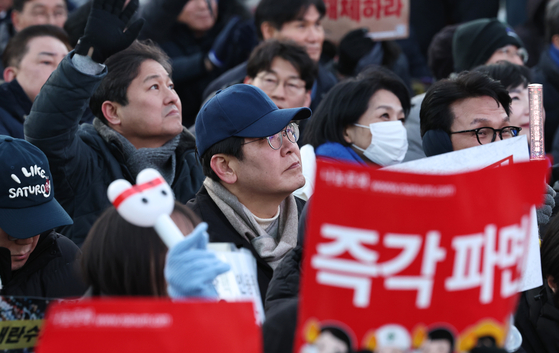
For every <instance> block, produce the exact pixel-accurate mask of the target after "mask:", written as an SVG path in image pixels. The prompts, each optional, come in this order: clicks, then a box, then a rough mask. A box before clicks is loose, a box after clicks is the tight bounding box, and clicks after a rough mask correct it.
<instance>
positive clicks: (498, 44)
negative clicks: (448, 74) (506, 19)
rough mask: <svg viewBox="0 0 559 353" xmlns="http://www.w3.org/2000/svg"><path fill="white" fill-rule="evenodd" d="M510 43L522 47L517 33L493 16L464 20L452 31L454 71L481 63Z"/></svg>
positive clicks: (469, 68)
mask: <svg viewBox="0 0 559 353" xmlns="http://www.w3.org/2000/svg"><path fill="white" fill-rule="evenodd" d="M511 44H512V45H514V46H516V47H518V48H522V47H524V44H523V43H522V41H521V40H520V38H519V37H518V35H517V34H516V33H514V31H513V30H512V29H511V28H509V27H507V26H506V25H505V24H503V23H501V22H500V21H499V20H497V19H495V18H492V19H489V18H482V19H479V20H475V21H470V22H466V23H464V24H463V25H461V26H460V27H458V28H457V29H456V32H455V33H454V38H453V41H452V56H453V57H454V68H455V69H456V72H461V71H464V70H471V69H473V68H474V67H477V66H479V65H483V64H485V63H486V62H487V60H489V58H490V57H491V56H492V55H493V53H495V51H496V50H497V49H500V48H502V47H505V46H507V45H511Z"/></svg>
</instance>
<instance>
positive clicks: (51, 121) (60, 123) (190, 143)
mask: <svg viewBox="0 0 559 353" xmlns="http://www.w3.org/2000/svg"><path fill="white" fill-rule="evenodd" d="M71 55H72V53H70V54H69V55H68V56H66V57H65V58H64V60H62V62H61V63H60V65H59V66H58V68H57V69H56V70H55V71H54V72H53V73H52V75H51V77H50V78H49V79H48V80H47V82H46V83H45V85H44V86H43V89H42V90H41V93H40V94H39V95H38V96H37V98H36V99H35V102H34V104H33V108H32V109H31V114H29V117H28V118H27V119H26V121H25V124H24V128H25V138H26V139H27V140H28V141H29V142H31V143H32V144H34V145H35V146H37V147H39V148H40V149H41V150H42V151H43V152H44V153H45V154H46V155H47V157H48V159H49V163H50V170H51V173H52V178H53V182H54V196H55V197H56V199H57V200H58V202H59V203H60V204H61V205H62V207H64V209H65V210H66V212H68V214H69V215H70V217H72V219H73V220H74V224H73V225H71V226H65V227H64V228H63V229H62V231H61V233H63V234H65V235H66V236H67V237H69V238H70V239H72V240H73V241H74V242H75V243H76V244H78V245H81V244H82V243H83V241H84V239H85V237H86V235H87V233H88V232H89V229H90V228H91V226H92V225H93V223H94V222H95V220H96V219H97V218H98V217H99V215H100V214H101V213H102V212H103V211H104V210H105V209H106V208H107V207H108V206H110V202H109V199H108V198H107V188H108V186H109V184H110V183H111V182H112V181H114V180H116V179H126V180H128V181H129V182H130V183H132V184H135V183H136V181H135V180H133V178H132V175H131V173H130V172H129V170H128V168H127V167H126V165H125V161H124V156H123V153H122V151H121V149H120V148H119V146H117V145H116V144H109V143H107V142H105V140H104V139H103V138H102V137H101V136H100V135H99V133H98V132H97V130H96V129H95V128H94V127H93V125H90V124H83V125H79V124H78V123H79V120H80V117H81V116H82V113H83V111H84V110H85V109H86V108H87V104H88V100H89V98H90V97H91V96H92V95H93V93H94V92H95V90H96V89H97V87H98V86H99V83H100V82H101V79H102V78H103V77H104V76H105V75H106V73H107V69H106V68H105V70H104V71H103V72H102V73H101V74H99V75H87V74H85V73H82V72H80V71H78V70H77V69H76V68H75V67H74V64H73V63H72V60H71ZM195 146H196V142H195V139H194V137H193V136H192V135H191V134H190V133H188V132H187V131H183V133H182V135H181V140H180V142H179V145H178V147H177V149H176V152H175V153H176V156H177V165H176V169H175V172H176V174H175V178H174V182H173V185H171V188H172V189H173V192H174V194H175V198H176V199H177V201H179V202H182V203H186V202H187V201H188V200H189V199H191V198H193V197H194V195H195V194H196V192H197V191H198V189H199V188H200V186H201V185H202V181H203V180H204V175H203V173H202V167H201V165H200V163H199V162H198V159H197V158H196V155H195Z"/></svg>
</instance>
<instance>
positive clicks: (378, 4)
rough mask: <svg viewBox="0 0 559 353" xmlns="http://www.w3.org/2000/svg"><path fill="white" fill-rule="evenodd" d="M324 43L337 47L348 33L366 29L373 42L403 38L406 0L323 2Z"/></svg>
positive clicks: (406, 14) (405, 36) (327, 0)
mask: <svg viewBox="0 0 559 353" xmlns="http://www.w3.org/2000/svg"><path fill="white" fill-rule="evenodd" d="M324 3H325V4H326V16H325V17H324V18H323V20H322V23H323V26H324V31H325V36H326V39H329V40H331V41H333V42H334V43H339V41H340V40H341V39H342V37H343V36H344V35H345V34H346V33H347V32H349V31H351V30H354V29H357V28H363V27H366V28H368V29H369V34H370V35H371V37H372V38H373V39H374V40H377V41H382V40H391V39H399V38H407V37H408V35H409V12H410V3H409V0H325V1H324Z"/></svg>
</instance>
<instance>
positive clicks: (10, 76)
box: [3, 66, 17, 82]
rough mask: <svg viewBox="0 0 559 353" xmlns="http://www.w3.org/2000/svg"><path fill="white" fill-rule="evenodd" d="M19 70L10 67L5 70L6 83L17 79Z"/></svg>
mask: <svg viewBox="0 0 559 353" xmlns="http://www.w3.org/2000/svg"><path fill="white" fill-rule="evenodd" d="M16 75H17V69H16V68H15V67H13V66H8V67H7V68H5V69H4V75H3V76H4V81H6V82H11V81H13V80H14V79H15V78H16Z"/></svg>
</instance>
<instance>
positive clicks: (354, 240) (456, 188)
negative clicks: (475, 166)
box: [295, 161, 547, 352]
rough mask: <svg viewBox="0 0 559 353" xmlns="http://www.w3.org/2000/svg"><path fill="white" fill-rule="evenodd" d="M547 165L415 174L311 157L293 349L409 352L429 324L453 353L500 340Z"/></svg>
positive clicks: (518, 282)
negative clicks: (446, 338)
mask: <svg viewBox="0 0 559 353" xmlns="http://www.w3.org/2000/svg"><path fill="white" fill-rule="evenodd" d="M546 167H547V164H546V163H545V162H530V163H518V164H512V165H507V166H503V167H499V168H491V169H485V170H480V171H475V172H469V173H463V174H454V175H420V174H410V173H398V172H390V171H383V170H373V169H370V168H365V167H361V166H356V165H353V164H352V165H347V164H340V163H333V162H325V161H318V163H317V174H316V175H317V179H316V188H315V193H314V196H313V197H314V200H313V201H312V204H311V205H312V207H311V208H310V210H309V211H310V213H309V218H308V227H307V235H306V236H307V238H306V243H305V253H304V265H303V274H304V276H303V282H302V288H301V298H302V299H301V302H302V304H301V306H300V309H299V310H300V311H299V319H298V328H297V340H296V346H295V347H296V350H295V352H307V351H312V350H313V349H316V347H319V346H320V345H321V344H323V343H324V341H328V342H337V343H338V344H340V342H350V343H351V346H352V348H353V349H370V350H375V351H376V350H377V349H379V348H381V347H388V346H392V347H397V348H400V349H402V350H403V351H404V352H406V351H408V350H410V349H415V348H419V346H420V345H421V344H422V342H424V341H425V338H426V336H427V334H428V332H429V331H431V330H433V329H443V330H445V331H446V332H447V333H449V334H451V335H452V336H453V337H454V340H455V342H456V343H457V344H456V346H455V347H456V350H458V351H467V350H470V349H471V348H473V347H474V345H475V344H476V343H477V340H478V339H479V338H482V337H490V338H491V339H493V340H495V341H496V342H497V343H498V344H499V345H502V344H504V340H505V337H506V331H507V323H508V319H509V315H510V314H511V312H512V311H513V308H514V305H515V301H516V293H517V290H518V286H519V284H520V280H521V272H522V268H523V259H524V253H525V248H526V246H527V241H528V236H529V234H530V231H529V225H530V207H531V206H533V205H535V204H539V203H541V201H542V193H543V190H544V188H543V187H544V185H543V183H542V180H544V176H545V172H546ZM333 337H336V338H337V339H338V341H335V340H333Z"/></svg>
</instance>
